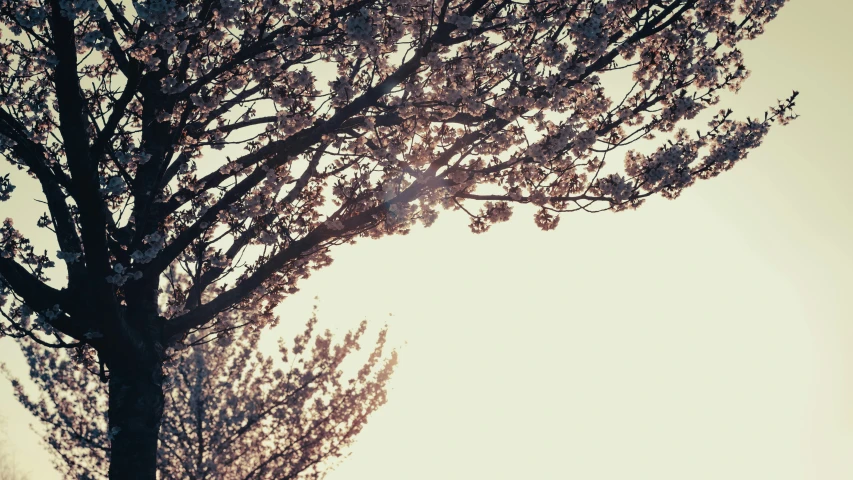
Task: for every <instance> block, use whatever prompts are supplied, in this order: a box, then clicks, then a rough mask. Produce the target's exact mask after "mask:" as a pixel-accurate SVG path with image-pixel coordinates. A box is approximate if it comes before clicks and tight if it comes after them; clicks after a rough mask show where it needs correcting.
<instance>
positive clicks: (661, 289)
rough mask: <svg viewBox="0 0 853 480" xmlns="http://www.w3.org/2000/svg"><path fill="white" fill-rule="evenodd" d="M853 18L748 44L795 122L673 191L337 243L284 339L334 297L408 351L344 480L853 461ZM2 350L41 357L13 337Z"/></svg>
mask: <svg viewBox="0 0 853 480" xmlns="http://www.w3.org/2000/svg"><path fill="white" fill-rule="evenodd" d="M850 18H853V5H851V3H850V2H847V1H831V0H811V1H809V0H793V1H791V2H790V4H789V5H788V6H786V7H785V8H784V9H783V10H782V11H781V14H780V17H779V18H778V19H777V20H775V21H774V22H772V23H771V24H770V25H769V27H768V29H767V33H766V34H765V35H764V36H762V37H760V38H759V39H758V40H756V41H753V42H750V43H747V44H745V45H743V50H744V52H745V55H746V61H747V65H748V66H749V68H750V69H751V70H752V76H751V78H750V79H749V80H748V81H747V83H746V85H745V87H744V88H743V90H742V91H741V93H740V94H739V95H737V96H733V97H732V96H728V97H726V98H725V102H726V103H725V105H724V106H730V107H732V108H733V109H735V113H736V114H737V115H738V116H739V117H741V118H742V117H745V116H747V115H758V114H759V113H760V112H761V111H763V110H764V109H765V108H766V107H768V106H770V105H772V104H774V102H775V100H776V99H778V98H783V97H786V96H788V95H789V94H790V91H791V90H793V89H797V90H799V91H801V92H802V94H801V96H800V98H799V99H798V105H799V108H798V109H797V111H798V113H799V114H800V115H801V118H800V119H798V120H796V121H795V122H793V123H792V124H791V125H789V126H787V127H775V128H774V130H773V131H772V132H771V133H770V135H769V136H768V138H767V140H766V141H765V143H764V145H763V146H762V147H761V148H760V149H758V150H757V151H755V152H754V153H752V154H751V155H750V157H749V158H748V159H747V160H746V161H744V162H742V163H741V164H739V165H738V166H736V167H735V168H734V169H733V170H732V171H730V172H726V173H724V174H723V175H722V176H720V177H718V178H716V179H713V180H710V181H706V182H700V183H699V184H697V185H696V186H694V187H692V188H690V189H688V190H687V191H685V192H684V194H683V195H682V197H681V198H679V199H678V200H676V201H673V202H670V201H666V200H662V199H655V200H653V201H650V202H648V203H647V204H646V205H644V206H643V207H642V208H641V209H639V210H637V211H633V212H624V213H620V214H613V213H600V214H596V215H590V214H582V213H577V214H571V215H565V216H564V217H563V219H562V221H561V223H560V226H559V227H558V228H557V230H556V231H553V232H541V231H539V230H537V228H536V227H535V225H534V224H533V220H532V215H531V214H530V212H525V211H524V210H521V209H517V210H516V214H515V216H514V217H513V219H512V221H510V222H508V223H505V224H501V225H497V226H495V227H493V229H492V230H491V231H490V232H489V233H487V234H485V235H480V236H475V235H473V234H471V233H470V232H469V231H468V228H467V220H466V219H465V218H463V217H462V216H460V215H457V214H451V213H445V214H444V215H443V216H442V217H441V218H440V219H439V221H438V222H437V223H436V224H435V225H434V226H433V227H432V228H429V229H423V228H416V229H415V231H413V232H412V233H411V234H410V235H408V236H403V237H389V238H384V239H381V240H363V241H361V242H360V243H359V244H357V245H355V246H346V247H340V248H338V249H337V251H335V252H334V255H333V256H334V257H335V259H336V260H335V263H334V264H333V265H332V266H330V267H328V268H326V269H324V270H321V271H319V272H317V273H316V274H314V276H313V277H312V278H310V279H309V280H307V281H305V282H303V283H302V284H301V287H302V291H301V292H300V293H298V294H297V295H295V296H293V297H292V298H291V299H289V300H287V301H286V302H285V304H284V305H282V307H281V313H282V315H283V317H284V321H283V322H282V323H283V325H282V326H281V327H280V328H279V330H278V331H277V332H275V333H271V334H268V336H269V337H268V338H269V339H270V340H271V341H272V340H274V339H275V338H276V337H277V336H279V335H284V336H286V337H290V336H291V332H293V331H294V329H295V328H299V327H301V326H302V325H303V324H304V321H305V319H306V318H307V316H308V315H309V313H310V311H311V306H312V304H313V302H314V300H313V297H315V296H319V297H320V303H319V316H320V320H321V325H326V326H329V327H331V328H335V329H341V330H345V329H349V328H353V327H354V326H355V325H356V324H357V322H358V321H359V320H361V319H363V318H366V319H368V320H369V321H371V322H372V325H373V326H375V327H378V326H380V325H381V324H383V323H385V322H388V323H389V325H390V328H391V337H390V339H391V342H392V343H394V344H396V345H403V344H405V345H403V346H402V348H401V357H400V366H399V368H398V370H397V373H396V374H395V376H394V379H393V380H392V383H391V392H390V394H389V402H388V404H387V405H386V406H385V407H383V408H382V409H381V410H380V411H379V412H377V413H376V414H375V415H374V417H373V418H372V419H371V420H370V422H369V424H368V426H367V427H366V428H365V430H364V432H363V433H362V434H361V435H360V437H359V439H358V440H357V443H356V445H355V446H354V447H353V448H352V450H351V451H352V455H351V457H350V458H349V459H347V460H346V461H344V462H343V464H341V465H340V466H339V467H338V468H337V470H336V471H334V472H333V473H332V474H330V475H329V477H328V479H329V480H353V479H355V480H359V479H370V480H399V479H407V480H408V479H411V480H437V479H442V480H445V479H446V480H463V479H464V480H472V479H490V480H502V479H507V480H509V479H519V478H534V479H537V480H552V479H553V480H556V479H578V480H599V479H601V480H617V479H618V480H622V479H631V480H635V479H650V480H652V479H653V480H683V479H691V480H702V479H722V478H725V479H750V480H754V479H773V480H806V479H816V480H817V479H819V480H846V479H850V478H853V323H851V320H853V318H851V316H852V315H851V313H852V312H853V308H851V307H853V300H851V299H850V294H851V292H853V288H851V287H853V281H851V275H853V274H851V272H853V256H851V253H850V246H851V245H853V221H851V218H853V217H851V215H850V214H849V209H850V205H851V204H853V193H851V189H850V188H849V187H848V184H847V182H848V181H849V179H850V178H851V174H853V155H851V154H850V152H849V150H848V142H849V141H850V132H849V131H848V128H847V127H848V126H849V125H850V121H849V116H850V115H851V112H853V92H851V90H850V88H851V86H850V78H853V71H851V70H853V67H851V61H852V60H853V55H851V53H850V46H849V45H848V44H847V43H846V41H845V40H846V38H844V37H842V32H845V31H848V30H849V25H848V22H849V19H850ZM40 211H41V210H39V212H40ZM389 313H391V314H393V316H390V317H389V315H388V314H389ZM2 360H5V361H8V362H9V363H10V366H11V367H12V368H13V369H14V368H17V369H18V370H17V371H19V372H21V373H24V372H23V371H22V370H21V368H22V365H23V362H22V360H21V358H20V357H19V354H18V353H17V351H16V348H15V346H14V345H13V344H12V343H11V341H9V340H8V339H4V340H2V341H0V361H2ZM0 411H2V413H3V416H5V417H6V423H7V430H6V435H7V437H8V438H9V439H10V440H11V443H12V446H13V447H14V452H15V454H16V456H17V459H18V461H19V462H20V463H21V464H23V465H24V466H25V468H26V469H29V470H30V472H31V474H32V478H33V479H37V480H41V479H44V480H52V479H58V478H59V475H58V474H56V473H55V472H53V470H52V469H51V467H50V464H49V463H50V462H49V460H48V456H47V454H46V453H45V452H44V451H43V450H42V449H41V447H40V446H39V445H38V441H37V438H36V436H35V435H33V434H32V433H30V432H29V431H28V427H27V424H28V423H29V422H31V421H32V420H30V419H29V418H27V414H26V413H25V412H24V411H23V410H22V409H20V407H18V405H17V404H16V402H15V401H14V399H13V398H12V397H11V393H10V388H9V386H8V384H6V383H0Z"/></svg>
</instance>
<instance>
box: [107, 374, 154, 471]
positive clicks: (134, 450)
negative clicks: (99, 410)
mask: <svg viewBox="0 0 853 480" xmlns="http://www.w3.org/2000/svg"><path fill="white" fill-rule="evenodd" d="M141 363H142V364H141V365H134V366H133V367H131V368H128V367H122V368H116V367H114V366H111V367H110V406H109V423H110V432H109V433H110V437H111V438H112V442H111V453H110V480H154V479H155V478H156V472H157V435H158V433H159V431H160V419H161V417H162V416H163V366H162V364H159V363H156V364H146V363H143V362H141Z"/></svg>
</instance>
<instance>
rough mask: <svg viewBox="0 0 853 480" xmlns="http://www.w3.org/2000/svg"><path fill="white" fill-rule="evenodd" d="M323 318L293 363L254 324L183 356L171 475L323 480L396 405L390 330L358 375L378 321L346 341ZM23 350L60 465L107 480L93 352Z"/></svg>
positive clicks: (171, 394) (160, 456)
mask: <svg viewBox="0 0 853 480" xmlns="http://www.w3.org/2000/svg"><path fill="white" fill-rule="evenodd" d="M316 323H317V318H316V316H312V318H311V319H310V320H309V322H308V324H307V325H306V329H305V331H304V332H302V333H301V334H299V335H298V336H296V338H295V339H294V340H293V342H292V345H291V347H290V348H288V346H287V345H286V344H285V343H284V342H281V341H280V342H279V352H280V354H281V358H280V360H281V362H282V364H283V365H285V366H286V370H282V369H281V368H277V367H276V366H275V365H274V363H273V360H272V358H270V357H268V356H265V355H262V354H261V353H259V352H256V349H257V345H258V338H259V335H258V332H257V331H253V330H250V329H244V330H243V331H242V332H241V334H240V335H239V336H238V337H236V338H234V339H230V338H229V339H227V341H225V342H222V341H220V342H219V343H226V344H225V345H217V344H215V343H212V342H211V343H202V344H200V345H199V346H196V347H193V348H189V349H185V350H183V351H182V352H180V354H179V355H177V356H176V357H175V358H174V359H173V362H174V363H172V364H170V365H169V366H168V367H167V368H166V372H167V378H168V380H167V382H166V384H167V386H166V399H165V407H164V414H163V420H162V426H161V429H160V443H159V448H158V451H157V471H158V472H159V478H189V479H196V480H202V479H264V478H266V479H287V478H300V479H307V478H322V477H323V476H324V474H325V472H326V469H327V467H328V466H329V465H330V462H331V461H332V460H334V459H336V458H339V457H340V456H342V455H343V454H344V449H345V447H347V446H348V445H350V444H351V443H352V441H353V440H354V439H355V437H356V435H358V433H359V432H360V431H361V429H362V427H363V426H364V425H365V424H366V422H367V419H368V417H369V416H370V414H371V413H373V412H374V411H375V410H376V409H377V408H379V407H380V406H381V405H382V404H384V403H385V395H386V383H387V381H388V379H389V377H390V375H391V373H392V372H393V368H394V365H395V364H396V358H397V356H396V352H395V351H392V352H391V354H390V356H389V357H384V356H383V347H384V345H385V330H382V331H381V332H380V333H379V337H378V341H377V343H376V346H375V348H374V350H373V351H372V352H371V353H370V355H369V356H368V358H367V359H366V362H365V363H364V365H363V366H362V367H361V368H360V369H359V370H358V371H357V373H356V374H355V375H346V374H345V372H344V368H343V365H344V364H345V362H347V360H348V358H349V362H352V357H351V354H352V353H353V352H354V351H355V350H358V349H359V348H360V345H359V344H360V340H361V338H362V336H363V334H364V332H365V329H366V326H367V325H366V322H362V323H361V325H360V327H359V329H358V330H356V331H355V332H350V333H348V334H347V335H346V336H345V337H344V339H343V342H342V343H340V344H337V345H336V344H334V343H333V338H332V334H331V333H330V332H329V331H326V332H325V333H324V334H322V335H315V326H316ZM22 346H23V347H24V349H25V350H26V356H27V358H28V359H30V363H29V367H30V378H31V379H32V381H33V382H34V383H35V384H36V385H37V386H38V388H39V390H40V391H41V392H43V393H42V395H40V396H39V397H38V398H35V397H32V396H31V395H29V394H28V393H27V392H26V391H25V389H24V387H23V385H22V384H21V382H20V381H18V380H17V379H15V378H14V377H13V376H12V375H11V374H10V372H8V371H6V375H7V377H9V378H10V380H11V381H12V386H13V388H14V390H15V394H16V396H17V398H18V400H19V401H20V402H21V404H22V405H23V406H24V407H25V408H27V410H29V411H30V412H31V413H32V414H33V415H34V416H36V417H37V418H38V419H39V420H40V421H41V422H42V424H43V425H45V426H46V427H47V430H46V431H45V434H44V442H45V444H47V445H48V446H49V447H50V450H51V452H52V453H53V456H54V463H55V465H56V466H57V468H58V469H59V470H60V471H62V472H63V473H64V474H65V476H66V477H67V478H88V479H101V478H107V474H108V467H109V457H110V442H109V440H108V438H109V433H108V424H109V421H108V418H107V408H106V406H107V404H108V391H107V388H106V384H105V383H103V382H101V381H100V380H99V379H98V375H97V371H94V370H95V368H94V367H95V366H94V365H93V364H92V362H91V360H92V359H91V358H88V359H83V361H75V359H72V358H71V355H69V354H68V353H67V352H65V351H61V350H56V349H51V348H46V347H44V346H42V345H39V344H38V343H36V342H33V341H27V340H25V341H24V342H23V345H22ZM75 353H80V354H85V353H86V352H85V351H79V352H75ZM87 364H88V366H89V368H88V369H87V368H86V367H85V366H86V365H87ZM45 369H47V371H48V372H49V374H48V375H45V374H44V373H45ZM90 369H91V370H90Z"/></svg>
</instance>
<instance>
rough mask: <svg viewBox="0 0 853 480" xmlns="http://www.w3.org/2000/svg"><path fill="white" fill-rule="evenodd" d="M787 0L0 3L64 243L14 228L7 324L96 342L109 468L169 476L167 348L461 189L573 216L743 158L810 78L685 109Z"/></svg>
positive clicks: (13, 90) (445, 202)
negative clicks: (774, 98)
mask: <svg viewBox="0 0 853 480" xmlns="http://www.w3.org/2000/svg"><path fill="white" fill-rule="evenodd" d="M784 3H785V0H730V1H725V0H607V1H605V0H542V1H531V2H517V1H512V0H444V1H442V0H338V1H316V0H304V1H299V2H289V1H281V0H240V1H237V0H139V1H134V2H127V1H122V0H14V1H12V0H0V21H2V22H3V25H4V26H3V29H2V35H3V38H4V39H3V42H2V44H0V71H1V72H2V77H0V95H1V96H0V145H2V152H3V156H4V157H5V158H6V159H7V160H8V161H9V162H10V163H11V164H12V165H14V166H15V167H17V168H19V169H21V170H23V171H24V172H26V173H27V174H29V175H30V176H31V177H33V178H34V179H35V180H36V181H37V182H38V184H39V185H40V186H41V195H42V196H43V199H42V200H43V202H44V203H45V204H46V209H47V212H46V213H45V214H44V215H42V216H41V217H39V218H31V219H29V218H24V219H23V220H27V221H35V222H37V223H38V225H39V226H41V227H44V228H45V229H50V230H51V231H52V232H53V233H55V240H56V246H53V245H49V244H45V245H39V246H38V248H37V246H36V245H35V244H34V243H33V242H31V241H30V239H28V238H25V236H24V235H23V234H22V233H21V231H19V230H18V229H16V227H15V225H14V224H13V222H12V220H11V219H9V220H6V221H5V222H4V223H3V225H2V227H0V251H1V252H2V254H0V276H2V285H0V292H1V293H0V294H2V297H3V303H4V306H3V309H2V311H3V316H4V318H5V323H4V326H3V332H4V333H5V334H7V335H12V336H26V337H28V338H30V339H31V340H33V341H37V342H41V343H43V344H44V345H49V346H52V347H58V348H62V347H79V348H85V349H90V350H91V352H92V353H91V354H92V355H94V356H95V357H96V358H97V359H98V362H99V363H100V364H101V365H102V366H103V367H102V368H103V369H104V372H105V373H104V376H105V378H108V379H109V402H108V403H109V405H108V407H107V408H108V414H109V428H110V431H112V432H114V433H115V434H114V435H113V437H112V440H111V464H110V467H109V468H110V477H111V478H114V479H118V478H121V479H133V478H147V479H150V478H154V475H155V470H156V456H157V436H158V432H159V427H160V423H161V415H162V412H163V404H164V395H163V385H162V384H163V378H164V377H163V364H164V362H165V361H166V360H167V359H168V358H169V357H170V355H172V350H173V349H174V348H175V347H178V346H180V345H181V344H183V343H186V342H187V341H191V340H192V339H197V338H201V337H216V336H218V335H220V334H223V333H225V332H230V331H232V330H233V329H235V328H238V327H240V326H242V325H252V326H253V327H254V328H259V327H261V326H263V325H266V324H269V323H271V322H274V321H275V320H276V317H275V314H274V312H273V309H274V307H275V306H276V305H277V304H279V303H280V302H281V301H282V300H283V299H284V298H285V297H286V296H287V295H288V294H291V293H293V292H294V291H295V290H296V288H297V282H298V280H299V279H301V278H305V277H306V276H308V275H309V273H310V272H311V271H312V270H313V269H317V268H321V267H324V266H327V265H328V264H329V263H331V256H330V251H331V249H332V248H333V246H334V245H336V244H340V243H345V242H353V241H355V239H357V238H359V237H372V238H376V237H381V236H383V235H387V234H394V233H405V232H407V231H408V230H409V229H410V228H411V226H412V225H413V224H414V223H416V222H422V223H423V224H425V225H429V224H430V223H432V222H433V221H434V219H435V218H436V215H437V211H439V210H440V209H442V208H450V209H461V210H464V211H465V212H467V213H468V214H469V215H470V217H471V228H472V229H473V230H474V231H475V232H482V231H485V230H486V229H487V228H488V227H489V226H490V225H491V224H494V223H495V222H501V221H505V220H507V219H508V218H509V217H510V214H511V212H512V208H513V206H514V205H518V204H528V205H529V206H533V207H534V208H535V210H536V212H535V221H536V223H537V224H538V225H539V226H540V227H542V228H543V229H546V230H547V229H552V228H554V227H555V226H556V225H557V223H558V221H559V219H560V215H561V214H563V213H565V212H570V211H575V210H600V209H613V210H622V209H626V208H634V207H637V206H639V205H640V204H641V203H642V202H643V200H644V199H645V198H647V197H649V196H651V195H655V194H661V195H663V196H665V197H668V198H674V197H676V196H678V195H679V193H680V192H681V191H682V190H683V189H685V188H687V187H689V186H690V185H692V184H693V183H694V182H696V181H697V180H700V179H707V178H709V177H713V176H715V175H717V174H719V173H721V172H723V171H724V170H727V169H729V168H731V167H732V166H733V165H734V164H736V163H737V162H738V161H739V160H741V159H743V158H745V156H746V155H747V153H748V152H749V151H750V150H752V149H753V148H755V147H757V146H758V145H759V144H760V143H761V141H762V139H763V138H764V136H765V135H766V134H767V132H768V128H769V127H770V126H771V124H772V123H774V122H781V123H785V122H787V121H788V120H789V119H791V118H793V117H794V114H793V111H792V107H793V105H794V98H795V97H796V92H795V93H794V95H793V96H791V97H789V98H788V99H786V100H784V101H781V102H780V103H779V105H778V106H774V107H771V108H770V109H769V110H768V111H767V112H766V113H764V114H763V115H761V116H759V117H757V118H749V117H747V118H746V119H744V120H737V119H735V118H734V116H733V114H732V112H731V111H730V110H721V111H720V112H719V113H718V114H717V115H715V116H713V118H712V119H711V120H710V123H707V124H706V126H703V129H700V130H699V131H697V132H695V133H690V132H688V131H686V130H685V129H678V128H676V126H677V125H678V124H679V122H681V121H686V120H690V119H692V118H694V117H696V116H697V115H698V114H699V113H700V112H701V111H702V110H704V109H707V108H708V107H711V106H713V105H715V104H717V103H718V96H719V93H720V92H721V91H722V90H724V89H729V90H737V89H738V88H739V87H740V85H741V84H742V82H743V81H744V80H745V79H746V77H747V70H746V68H745V66H744V65H743V62H742V60H743V58H742V55H741V52H740V50H738V48H737V45H738V44H739V42H741V41H745V40H748V39H752V38H754V37H756V36H758V35H759V34H761V33H762V31H763V29H764V26H765V24H766V23H767V22H768V21H770V20H771V19H773V18H774V17H775V16H776V14H777V12H778V10H779V9H780V8H781V7H782V6H783V4H784ZM630 72H633V76H632V78H630V80H629V81H628V82H609V81H608V78H609V77H611V76H613V75H622V74H625V76H627V74H629V73H630ZM622 83H625V84H626V86H625V88H624V89H623V90H619V89H618V88H617V87H618V85H621V84H622ZM614 85H616V86H617V87H614ZM654 136H659V137H661V140H660V141H659V146H658V147H657V149H656V150H655V149H654V148H652V149H648V150H647V151H645V152H643V151H639V150H636V151H635V150H632V147H631V144H632V143H634V142H636V141H638V140H643V141H648V140H650V139H652V138H653V137H654ZM646 143H648V142H646ZM616 155H622V158H621V159H614V156H616ZM15 182H16V180H15V177H14V176H2V177H0V198H3V199H7V198H9V196H10V195H11V194H13V190H14V183H15ZM57 248H58V250H59V252H58V253H57V254H56V255H55V256H54V255H52V254H50V253H48V249H54V250H55V249H57ZM40 252H43V253H40ZM56 258H58V259H60V260H62V261H63V262H62V263H64V272H61V273H58V277H57V276H56V275H57V274H54V278H53V279H51V278H49V277H48V275H49V274H50V272H51V270H50V269H51V268H52V267H55V264H54V260H55V259H56ZM57 270H60V269H57ZM66 274H67V281H65V280H64V279H63V277H64V276H65V275H66Z"/></svg>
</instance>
